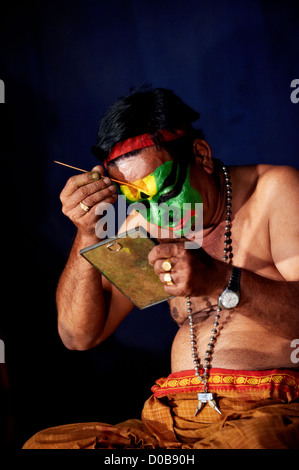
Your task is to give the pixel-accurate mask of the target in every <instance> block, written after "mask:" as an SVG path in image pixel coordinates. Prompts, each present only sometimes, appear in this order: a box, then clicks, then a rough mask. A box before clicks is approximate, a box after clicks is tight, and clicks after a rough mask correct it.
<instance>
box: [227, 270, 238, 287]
mask: <svg viewBox="0 0 299 470" xmlns="http://www.w3.org/2000/svg"><path fill="white" fill-rule="evenodd" d="M240 281H241V269H240V268H237V267H236V266H233V268H232V274H231V277H230V280H229V284H228V286H227V288H228V289H229V290H232V291H234V292H240Z"/></svg>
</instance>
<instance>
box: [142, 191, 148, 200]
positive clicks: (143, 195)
mask: <svg viewBox="0 0 299 470" xmlns="http://www.w3.org/2000/svg"><path fill="white" fill-rule="evenodd" d="M140 197H141V199H148V198H149V195H148V194H145V193H143V192H142V191H140Z"/></svg>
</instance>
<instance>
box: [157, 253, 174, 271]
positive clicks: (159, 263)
mask: <svg viewBox="0 0 299 470" xmlns="http://www.w3.org/2000/svg"><path fill="white" fill-rule="evenodd" d="M166 260H167V261H169V262H170V264H171V269H170V270H169V269H165V267H164V266H163V264H164V263H165V261H166ZM177 261H178V259H177V258H175V257H171V258H165V259H157V260H156V261H155V263H154V271H155V273H156V274H160V273H166V272H170V273H172V272H173V271H175V265H176V263H177Z"/></svg>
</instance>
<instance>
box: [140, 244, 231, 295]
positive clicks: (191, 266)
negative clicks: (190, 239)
mask: <svg viewBox="0 0 299 470" xmlns="http://www.w3.org/2000/svg"><path fill="white" fill-rule="evenodd" d="M166 259H169V260H170V261H171V265H172V266H173V267H172V269H171V271H170V272H169V273H170V275H171V278H172V281H173V283H174V285H173V286H172V285H170V286H169V285H166V283H165V281H164V275H165V274H166V271H165V270H164V269H163V267H162V264H163V262H164V261H165V260H166ZM148 261H149V263H150V264H151V265H153V267H154V270H155V273H156V274H157V275H158V276H159V278H160V281H161V282H162V283H163V284H164V289H165V291H166V292H168V293H169V294H172V295H174V296H180V297H187V296H200V295H203V294H204V295H215V290H216V291H217V283H218V280H219V279H221V276H223V277H225V276H226V274H227V269H226V268H227V266H226V265H225V264H224V263H221V262H220V261H217V260H215V259H214V258H212V257H211V256H209V255H208V254H207V253H206V252H205V251H204V250H203V249H202V248H199V249H196V250H190V249H189V250H188V249H185V248H184V244H183V243H182V242H176V243H161V244H160V245H156V246H155V247H154V248H153V249H152V250H151V251H150V253H149V255H148ZM222 284H223V278H222ZM222 284H221V282H220V285H222Z"/></svg>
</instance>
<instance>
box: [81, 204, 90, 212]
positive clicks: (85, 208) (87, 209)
mask: <svg viewBox="0 0 299 470" xmlns="http://www.w3.org/2000/svg"><path fill="white" fill-rule="evenodd" d="M80 207H81V209H83V210H84V211H85V212H88V211H89V210H90V207H89V206H87V205H86V204H83V202H80Z"/></svg>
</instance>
